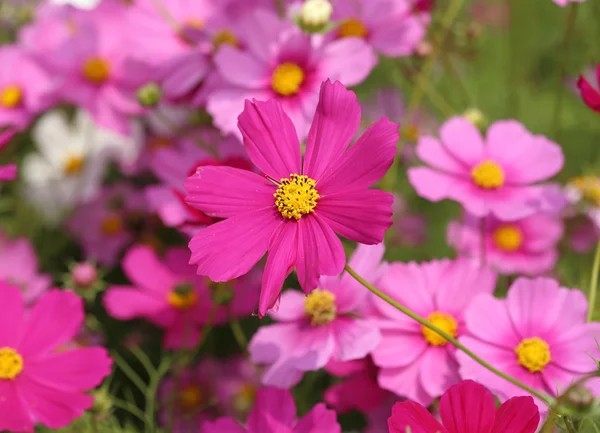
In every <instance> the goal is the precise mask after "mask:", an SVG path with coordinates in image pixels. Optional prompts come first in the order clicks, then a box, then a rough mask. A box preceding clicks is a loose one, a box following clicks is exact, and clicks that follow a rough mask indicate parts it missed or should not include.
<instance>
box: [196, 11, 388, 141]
mask: <svg viewBox="0 0 600 433" xmlns="http://www.w3.org/2000/svg"><path fill="white" fill-rule="evenodd" d="M247 19H248V20H249V22H247V23H245V24H244V25H246V26H248V27H250V28H252V29H258V28H260V29H261V31H260V32H258V31H254V32H252V33H250V34H249V35H248V38H247V40H246V45H247V47H246V49H245V50H242V49H239V48H235V47H233V46H231V45H228V46H224V47H222V48H221V49H220V50H219V52H218V53H217V54H216V55H215V58H214V61H215V64H216V67H217V69H218V71H219V74H220V75H221V77H222V79H223V81H224V83H223V86H222V88H220V89H218V90H214V91H213V92H212V93H211V94H210V95H209V96H208V101H207V106H206V108H207V110H208V112H209V113H210V114H211V115H212V116H213V119H214V122H215V125H217V127H218V128H219V129H220V130H221V131H222V132H223V133H237V128H236V120H237V115H238V113H240V112H241V111H242V110H243V108H244V101H245V100H246V99H253V98H256V99H258V100H263V101H265V100H269V99H274V100H276V101H278V102H280V103H281V104H282V106H283V107H284V109H285V112H286V113H287V115H288V116H290V117H291V118H292V120H293V123H294V125H295V126H296V130H297V133H298V136H299V137H300V139H304V138H306V134H307V132H308V128H309V126H310V122H311V118H312V116H313V114H314V110H315V107H316V105H317V101H318V93H319V86H320V85H321V82H322V81H324V80H325V79H328V78H329V79H331V80H332V81H335V80H339V81H340V82H341V83H342V84H343V85H345V86H354V85H356V84H359V83H360V82H362V81H363V80H364V79H365V78H366V77H367V76H368V75H369V72H371V69H372V68H373V67H374V66H375V64H376V62H377V58H376V57H375V55H374V54H373V52H372V50H371V49H370V47H369V46H368V45H367V44H366V43H365V42H364V41H362V40H360V39H358V38H348V39H343V40H341V39H340V40H336V41H333V42H330V43H322V44H317V42H316V39H311V37H310V36H309V35H306V34H304V33H302V32H301V31H300V30H299V29H298V28H296V27H295V26H294V25H293V23H291V22H284V21H281V20H280V19H279V18H278V17H277V15H275V14H274V13H272V12H269V11H266V10H257V11H254V13H253V14H251V15H250V16H249V17H247Z"/></svg>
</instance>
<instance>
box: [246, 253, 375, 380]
mask: <svg viewBox="0 0 600 433" xmlns="http://www.w3.org/2000/svg"><path fill="white" fill-rule="evenodd" d="M383 253H384V246H383V244H380V245H374V246H366V245H359V246H358V248H357V250H356V252H355V253H354V255H353V256H352V259H351V260H350V266H352V267H354V266H353V265H356V267H357V268H358V269H355V270H356V272H359V273H360V275H361V276H363V277H364V278H366V279H367V280H368V281H373V282H374V283H376V282H377V280H378V279H379V276H380V275H381V273H382V271H383V270H384V268H385V265H384V266H382V265H381V263H380V262H381V259H382V257H383ZM368 295H369V292H368V291H366V290H364V287H362V286H361V285H360V284H358V283H357V282H356V280H354V278H352V277H351V276H350V275H349V274H347V273H343V274H342V275H340V276H339V277H337V278H331V277H321V278H320V280H319V288H318V289H316V290H314V291H312V292H311V293H310V294H309V295H308V296H304V294H302V293H300V292H298V291H295V290H288V291H286V292H285V293H283V295H282V296H281V305H280V308H279V310H278V311H277V312H271V313H270V316H271V317H272V318H273V319H275V321H276V323H275V324H273V325H269V326H263V327H261V328H260V329H259V330H258V332H257V333H256V334H254V337H253V338H252V340H251V341H250V345H249V347H248V350H249V352H250V357H251V359H252V361H253V362H254V363H257V364H269V367H268V368H267V369H266V370H265V372H264V375H263V378H262V381H263V384H265V385H273V386H277V387H280V388H289V387H292V386H294V385H296V384H297V383H298V382H299V381H300V379H301V378H302V374H303V373H304V372H305V371H315V370H319V369H321V368H323V367H325V365H326V364H327V363H328V362H330V361H352V360H355V359H361V358H364V357H365V356H366V355H368V354H369V353H370V352H371V351H372V350H373V349H374V348H375V346H377V344H378V343H379V340H380V339H381V335H380V333H379V330H378V329H377V326H376V325H375V324H374V323H371V322H370V321H368V320H364V319H363V318H361V317H360V316H359V314H358V313H359V312H358V310H359V307H360V306H361V305H362V304H363V303H364V302H366V300H367V297H368Z"/></svg>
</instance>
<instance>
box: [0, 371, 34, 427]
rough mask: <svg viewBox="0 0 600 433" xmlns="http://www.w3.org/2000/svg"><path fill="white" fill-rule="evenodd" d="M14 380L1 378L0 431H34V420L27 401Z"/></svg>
mask: <svg viewBox="0 0 600 433" xmlns="http://www.w3.org/2000/svg"><path fill="white" fill-rule="evenodd" d="M18 385H19V384H18V383H17V382H16V381H13V380H0V431H5V430H6V431H13V432H23V433H33V422H32V419H31V414H30V413H29V410H28V409H29V408H28V407H27V403H26V402H25V401H23V398H22V397H21V395H20V392H19V390H18V388H19V386H18Z"/></svg>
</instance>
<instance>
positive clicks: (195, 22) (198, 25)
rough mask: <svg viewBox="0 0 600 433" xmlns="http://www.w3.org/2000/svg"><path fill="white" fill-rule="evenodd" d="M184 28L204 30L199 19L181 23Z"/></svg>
mask: <svg viewBox="0 0 600 433" xmlns="http://www.w3.org/2000/svg"><path fill="white" fill-rule="evenodd" d="M183 25H184V27H189V28H190V29H194V30H202V29H203V28H204V21H203V20H202V19H200V18H191V19H189V20H187V21H186V22H185V23H183Z"/></svg>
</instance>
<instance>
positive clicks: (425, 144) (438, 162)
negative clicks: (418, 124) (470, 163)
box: [415, 136, 468, 175]
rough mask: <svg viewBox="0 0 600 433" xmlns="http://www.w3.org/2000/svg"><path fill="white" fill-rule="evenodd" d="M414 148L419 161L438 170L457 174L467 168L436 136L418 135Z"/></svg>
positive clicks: (465, 170) (463, 172)
mask: <svg viewBox="0 0 600 433" xmlns="http://www.w3.org/2000/svg"><path fill="white" fill-rule="evenodd" d="M415 150H416V152H417V156H418V157H419V158H420V159H421V161H423V162H425V163H427V164H428V165H430V166H431V167H434V168H437V169H438V170H442V171H445V172H447V173H452V174H459V175H460V174H465V173H466V172H467V170H468V167H467V166H466V165H465V164H464V163H463V162H461V161H460V160H458V159H456V158H455V157H454V156H453V155H452V154H451V153H449V152H448V150H447V149H446V148H445V147H444V146H443V145H442V143H441V142H440V141H439V140H438V139H436V138H433V137H429V136H422V137H419V141H418V142H417V147H416V148H415Z"/></svg>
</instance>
